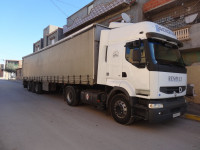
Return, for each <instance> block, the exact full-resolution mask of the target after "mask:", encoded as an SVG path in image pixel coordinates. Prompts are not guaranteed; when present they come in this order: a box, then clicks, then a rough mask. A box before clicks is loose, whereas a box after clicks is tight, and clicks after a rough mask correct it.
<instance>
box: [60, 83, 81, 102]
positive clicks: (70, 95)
mask: <svg viewBox="0 0 200 150" xmlns="http://www.w3.org/2000/svg"><path fill="white" fill-rule="evenodd" d="M64 99H65V101H66V102H67V104H68V105H70V106H77V105H78V104H79V101H80V98H79V92H78V90H76V88H75V87H73V86H67V87H66V88H65V91H64Z"/></svg>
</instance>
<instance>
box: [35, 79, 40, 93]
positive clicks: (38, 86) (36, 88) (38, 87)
mask: <svg viewBox="0 0 200 150" xmlns="http://www.w3.org/2000/svg"><path fill="white" fill-rule="evenodd" d="M35 93H37V94H41V93H42V83H40V82H36V83H35Z"/></svg>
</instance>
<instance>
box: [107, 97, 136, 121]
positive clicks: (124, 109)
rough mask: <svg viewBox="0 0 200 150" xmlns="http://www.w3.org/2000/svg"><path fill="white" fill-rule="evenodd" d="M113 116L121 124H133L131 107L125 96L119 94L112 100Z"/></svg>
mask: <svg viewBox="0 0 200 150" xmlns="http://www.w3.org/2000/svg"><path fill="white" fill-rule="evenodd" d="M110 110H111V115H112V117H113V118H114V120H115V121H116V122H118V123H120V124H131V123H132V121H133V120H132V117H131V106H130V104H129V102H128V98H127V97H126V96H125V95H124V94H117V95H115V96H114V97H113V98H112V100H111V105H110Z"/></svg>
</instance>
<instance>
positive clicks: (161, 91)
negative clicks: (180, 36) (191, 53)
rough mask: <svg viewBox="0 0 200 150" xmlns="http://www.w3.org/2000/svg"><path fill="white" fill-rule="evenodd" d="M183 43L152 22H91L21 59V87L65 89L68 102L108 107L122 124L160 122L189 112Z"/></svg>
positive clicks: (33, 89) (42, 89)
mask: <svg viewBox="0 0 200 150" xmlns="http://www.w3.org/2000/svg"><path fill="white" fill-rule="evenodd" d="M181 46H182V43H181V42H179V41H178V40H177V38H176V36H175V35H174V33H173V32H172V31H171V30H169V29H167V28H165V27H163V26H160V25H158V24H155V23H153V22H140V23H111V24H110V26H109V28H108V27H104V26H102V25H99V24H92V25H90V26H87V27H85V28H84V29H82V30H80V31H78V32H76V33H73V34H72V35H70V36H68V37H66V38H64V39H62V40H60V41H58V42H57V43H55V44H54V45H50V46H48V47H46V48H44V49H42V50H41V51H38V52H35V53H33V54H30V55H28V56H25V57H23V85H24V87H25V88H27V89H28V90H29V91H32V92H35V93H42V91H55V90H57V89H62V90H63V95H64V99H65V101H66V102H67V103H68V104H69V105H70V106H77V105H79V104H80V103H86V104H91V105H94V106H96V107H98V108H101V109H107V111H108V112H109V113H110V114H111V115H112V117H113V118H114V120H115V121H117V122H118V123H121V124H130V123H132V122H133V121H134V120H137V119H144V120H148V121H149V122H160V121H163V120H166V119H170V118H175V117H178V116H181V115H182V114H184V113H185V111H186V101H185V99H184V95H185V94H186V85H187V74H186V72H187V70H186V68H185V65H184V62H183V60H182V57H181V55H180V52H179V49H178V48H179V47H181Z"/></svg>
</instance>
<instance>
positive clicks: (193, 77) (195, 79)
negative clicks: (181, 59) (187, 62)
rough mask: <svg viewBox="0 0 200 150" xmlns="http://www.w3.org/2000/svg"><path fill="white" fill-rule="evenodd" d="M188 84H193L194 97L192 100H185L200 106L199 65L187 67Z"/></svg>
mask: <svg viewBox="0 0 200 150" xmlns="http://www.w3.org/2000/svg"><path fill="white" fill-rule="evenodd" d="M187 74H188V84H194V90H195V95H196V96H194V97H192V98H187V100H188V101H192V102H195V103H199V104H200V64H198V65H193V66H189V67H187Z"/></svg>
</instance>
